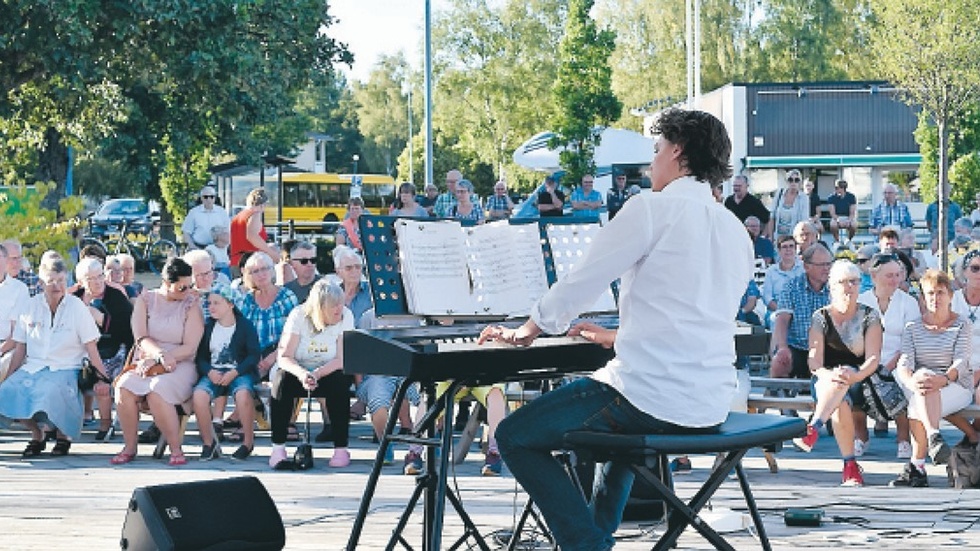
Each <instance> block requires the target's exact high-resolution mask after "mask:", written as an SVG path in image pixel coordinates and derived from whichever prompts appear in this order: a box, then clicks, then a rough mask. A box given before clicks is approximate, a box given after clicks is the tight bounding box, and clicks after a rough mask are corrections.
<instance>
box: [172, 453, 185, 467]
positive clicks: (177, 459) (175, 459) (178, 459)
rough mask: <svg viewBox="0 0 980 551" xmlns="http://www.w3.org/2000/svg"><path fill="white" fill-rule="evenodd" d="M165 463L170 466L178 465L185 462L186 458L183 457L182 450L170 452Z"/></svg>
mask: <svg viewBox="0 0 980 551" xmlns="http://www.w3.org/2000/svg"><path fill="white" fill-rule="evenodd" d="M167 464H168V465H170V466H171V467H180V466H181V465H186V464H187V458H186V457H184V452H171V454H170V461H168V462H167Z"/></svg>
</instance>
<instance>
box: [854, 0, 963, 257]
mask: <svg viewBox="0 0 980 551" xmlns="http://www.w3.org/2000/svg"><path fill="white" fill-rule="evenodd" d="M875 14H876V17H877V22H878V24H877V25H876V27H875V28H874V29H873V31H872V41H873V45H874V48H875V52H876V53H877V56H878V57H877V61H878V65H879V67H880V69H881V71H882V72H883V73H884V74H885V75H886V76H887V77H888V78H889V80H891V81H892V82H894V83H895V84H897V85H899V86H901V87H902V88H903V89H904V90H905V92H906V94H907V96H908V99H909V100H910V101H911V102H914V103H916V104H918V105H920V106H922V110H923V112H924V113H925V114H926V115H927V116H929V117H930V118H931V122H933V123H934V124H935V126H936V130H937V135H938V139H937V142H936V144H937V145H936V151H937V158H938V161H937V166H938V186H939V187H938V193H937V196H938V199H939V201H940V209H939V227H946V226H945V217H946V211H947V209H948V207H947V202H948V199H949V195H950V193H949V182H948V174H947V172H948V167H949V158H948V155H949V153H950V147H949V137H950V134H951V130H953V129H954V128H955V127H956V125H957V124H958V122H959V119H960V117H962V116H963V115H964V114H965V113H966V112H967V111H968V110H969V109H970V108H971V107H972V106H975V105H977V104H978V102H980V49H978V48H977V44H980V4H978V3H977V2H975V1H973V0H879V1H878V2H876V3H875ZM939 236H940V240H939V244H940V249H941V250H946V232H939ZM942 267H943V268H944V269H945V268H946V267H947V266H946V258H945V256H944V257H943V259H942Z"/></svg>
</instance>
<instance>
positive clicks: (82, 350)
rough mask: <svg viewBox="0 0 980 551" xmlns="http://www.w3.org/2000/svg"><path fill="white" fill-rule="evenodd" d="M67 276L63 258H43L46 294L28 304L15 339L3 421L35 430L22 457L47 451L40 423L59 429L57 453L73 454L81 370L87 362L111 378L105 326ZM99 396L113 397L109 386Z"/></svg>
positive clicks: (1, 391)
mask: <svg viewBox="0 0 980 551" xmlns="http://www.w3.org/2000/svg"><path fill="white" fill-rule="evenodd" d="M67 277H68V269H67V267H65V263H64V261H63V260H61V259H60V258H49V259H46V260H42V262H41V264H40V266H39V268H38V278H39V281H40V283H41V285H42V288H43V292H42V293H41V294H38V295H35V296H34V297H31V299H30V300H29V301H28V302H27V307H26V309H25V310H24V311H23V312H22V313H21V314H20V315H19V316H18V318H17V321H16V324H15V325H14V331H13V335H12V337H11V338H12V339H13V342H14V343H15V347H14V349H13V353H12V357H11V360H10V370H9V374H8V376H7V379H6V380H4V382H3V384H2V385H0V421H4V424H6V423H9V422H10V421H18V422H20V424H22V425H24V426H25V427H27V429H28V430H29V431H30V432H31V440H30V442H28V444H27V447H26V448H25V449H24V452H23V453H22V454H21V456H22V457H25V458H29V457H36V456H38V455H40V454H41V452H42V451H44V448H45V441H44V435H43V433H42V430H41V428H40V426H39V425H38V423H44V424H45V425H49V426H53V427H55V429H57V433H56V438H57V440H56V442H55V445H54V449H52V450H51V455H56V456H57V455H67V454H68V450H69V449H70V448H71V440H72V439H75V438H78V437H79V436H80V435H81V432H82V394H81V392H79V389H78V371H79V369H81V367H82V360H83V359H84V358H88V359H89V361H91V362H92V365H93V366H95V368H96V369H98V370H99V372H100V373H101V374H102V375H103V377H106V378H107V376H106V374H105V367H104V366H103V365H102V359H101V358H100V357H99V350H98V347H97V346H96V343H97V342H98V340H99V336H100V333H99V328H98V327H96V325H95V321H93V320H92V316H91V314H89V312H88V309H87V308H86V307H85V304H84V303H83V302H82V301H81V300H79V299H78V298H77V297H74V296H72V295H69V294H68V293H67V288H68V286H67ZM95 392H96V394H97V395H98V396H108V395H109V385H108V384H106V383H104V382H100V383H98V384H96V386H95Z"/></svg>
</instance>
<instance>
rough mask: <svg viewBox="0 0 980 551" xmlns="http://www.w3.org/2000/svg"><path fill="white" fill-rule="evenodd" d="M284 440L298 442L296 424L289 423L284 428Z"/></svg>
mask: <svg viewBox="0 0 980 551" xmlns="http://www.w3.org/2000/svg"><path fill="white" fill-rule="evenodd" d="M286 440H288V441H289V442H299V430H298V429H297V428H296V425H294V424H291V423H290V425H289V427H287V428H286Z"/></svg>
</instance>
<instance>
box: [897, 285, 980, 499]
mask: <svg viewBox="0 0 980 551" xmlns="http://www.w3.org/2000/svg"><path fill="white" fill-rule="evenodd" d="M920 284H921V287H922V298H923V302H924V304H925V309H924V310H923V312H922V319H921V320H919V321H914V322H912V323H910V324H908V325H906V326H905V331H904V332H903V333H902V355H901V356H900V357H899V359H898V367H896V368H895V378H896V379H897V380H898V382H899V384H900V385H901V387H902V390H903V391H904V392H905V395H906V396H907V397H908V399H909V407H908V416H909V425H910V428H911V431H912V459H911V460H910V461H909V463H907V464H906V465H905V469H904V471H903V472H902V474H900V475H899V477H898V478H897V479H895V480H893V481H892V482H891V485H893V486H911V487H925V486H928V485H929V481H928V479H927V478H926V472H925V464H926V454H927V453H928V455H929V457H930V459H932V463H933V464H934V465H942V464H944V463H946V461H947V460H948V459H949V455H950V448H949V445H947V444H946V441H945V440H944V439H943V435H942V434H941V433H940V432H939V423H940V421H941V420H942V418H944V417H945V418H946V419H947V420H948V421H950V422H951V423H953V424H954V425H956V426H957V428H960V429H961V430H963V431H964V432H965V433H966V434H967V437H968V439H969V440H970V441H976V431H975V430H973V427H971V426H970V424H969V423H967V422H966V421H965V420H964V419H962V418H960V417H956V416H951V414H953V413H956V412H957V411H959V410H961V409H963V408H965V407H966V406H968V405H970V402H972V401H973V371H972V370H971V369H970V363H969V362H970V345H971V341H972V334H971V331H972V328H971V326H970V320H969V318H968V317H964V316H961V315H959V314H957V313H956V312H954V311H953V310H952V308H951V305H952V302H953V284H952V282H951V281H950V279H949V276H948V275H946V273H945V272H941V271H939V270H928V271H926V273H925V275H923V276H922V279H921V280H920Z"/></svg>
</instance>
